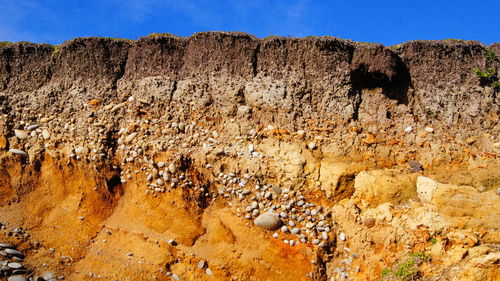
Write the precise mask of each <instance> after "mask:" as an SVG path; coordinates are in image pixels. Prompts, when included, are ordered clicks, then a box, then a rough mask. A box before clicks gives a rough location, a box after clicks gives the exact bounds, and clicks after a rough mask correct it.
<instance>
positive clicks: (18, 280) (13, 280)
mask: <svg viewBox="0 0 500 281" xmlns="http://www.w3.org/2000/svg"><path fill="white" fill-rule="evenodd" d="M7 281H28V279H26V278H25V277H24V276H20V275H14V276H10V277H9V278H7Z"/></svg>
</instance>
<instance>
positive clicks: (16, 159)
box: [0, 32, 500, 280]
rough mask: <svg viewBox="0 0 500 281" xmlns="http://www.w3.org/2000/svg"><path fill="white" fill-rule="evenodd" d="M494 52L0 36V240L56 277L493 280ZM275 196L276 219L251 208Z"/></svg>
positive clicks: (333, 42) (33, 269) (212, 35)
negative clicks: (273, 223) (272, 226)
mask: <svg viewBox="0 0 500 281" xmlns="http://www.w3.org/2000/svg"><path fill="white" fill-rule="evenodd" d="M490 50H492V51H494V52H496V53H497V54H500V51H499V45H498V43H495V44H492V45H491V46H489V47H486V46H484V45H482V44H481V43H478V42H464V41H457V40H446V41H413V42H407V43H403V44H401V45H398V46H394V47H390V48H387V47H384V46H382V45H378V44H363V43H356V42H352V41H348V40H341V39H336V38H330V37H307V38H278V37H276V38H274V37H273V38H266V39H257V38H255V37H253V36H251V35H248V34H244V33H225V32H206V33H197V34H195V35H193V36H191V37H189V38H181V37H175V36H169V35H158V34H156V35H150V36H147V37H145V38H142V39H140V40H138V41H128V40H117V39H105V38H78V39H74V40H71V41H68V42H65V43H64V44H62V45H61V46H50V45H44V44H32V43H16V44H2V45H1V47H0V111H2V116H0V161H1V162H2V168H1V170H0V191H1V195H0V222H1V223H2V224H3V225H4V227H3V230H4V231H3V232H1V233H0V242H9V243H11V244H15V245H16V246H17V247H18V248H19V249H20V250H22V251H23V252H24V253H25V254H26V256H27V257H26V261H24V266H25V267H26V268H28V269H29V270H30V271H29V272H28V273H23V274H24V275H26V276H27V275H29V274H32V275H33V276H37V275H40V276H41V275H43V274H44V272H46V271H50V272H53V273H55V274H56V275H57V276H65V277H66V279H67V280H87V279H88V280H90V279H93V278H96V277H99V278H102V279H105V280H151V279H152V278H155V279H158V280H171V279H175V278H180V279H181V280H205V279H207V280H236V279H238V280H289V279H298V280H302V279H303V280H310V279H314V280H327V279H328V280H347V278H351V277H354V278H355V279H356V280H378V279H380V278H381V274H382V273H383V278H385V279H388V280H393V279H394V280H395V279H397V278H400V279H401V278H403V277H404V276H403V277H402V276H399V275H398V274H400V273H401V272H400V269H401V268H402V267H404V266H405V265H406V266H407V268H408V265H410V266H409V269H410V271H409V272H405V274H406V275H405V276H406V277H407V278H410V277H411V278H422V279H426V280H434V279H436V278H437V279H440V280H494V278H495V276H498V274H499V272H498V262H499V252H498V245H499V243H500V240H499V232H498V230H499V227H500V225H498V222H499V221H500V220H499V218H498V210H499V209H500V199H499V198H500V197H499V196H498V194H499V193H498V192H499V191H498V188H499V187H500V186H499V183H500V174H499V173H498V171H499V170H500V163H499V161H498V159H497V158H498V154H499V152H500V151H499V150H500V143H499V139H498V136H499V129H500V127H499V122H498V113H499V108H498V106H499V100H498V89H495V88H494V87H491V85H490V84H485V83H484V81H482V80H481V79H480V78H479V77H478V76H477V75H476V74H475V73H474V70H475V69H482V70H486V69H488V68H491V69H493V70H494V72H495V74H496V73H498V68H499V66H500V62H499V60H498V58H494V57H493V58H492V56H491V51H490ZM269 212H272V213H274V214H276V215H277V216H278V219H279V222H280V223H281V225H279V228H277V229H276V230H275V231H269V230H265V229H263V228H260V227H259V226H258V225H255V224H254V219H256V218H257V217H259V216H260V215H262V214H267V213H269ZM2 247H3V246H2V245H0V250H1V251H0V253H5V249H6V248H5V249H4V250H2V249H3V248H2ZM5 257H6V258H9V259H14V257H13V256H9V255H8V254H6V255H5ZM450 268H451V269H450ZM14 271H15V270H14V269H12V268H11V269H8V270H7V269H6V270H5V271H1V270H0V272H3V273H2V274H9V275H12V274H15V273H14ZM19 274H21V273H19ZM174 274H175V276H174ZM0 276H1V275H0ZM406 277H405V278H406ZM0 278H1V277H0ZM127 278H128V279H127ZM433 278H434V279H433ZM48 279H50V278H48Z"/></svg>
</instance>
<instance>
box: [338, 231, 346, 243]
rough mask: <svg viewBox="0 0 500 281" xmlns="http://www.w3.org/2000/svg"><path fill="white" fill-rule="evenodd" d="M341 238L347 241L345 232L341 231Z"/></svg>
mask: <svg viewBox="0 0 500 281" xmlns="http://www.w3.org/2000/svg"><path fill="white" fill-rule="evenodd" d="M339 238H340V240H342V241H345V239H346V237H345V234H344V232H341V233H340V235H339Z"/></svg>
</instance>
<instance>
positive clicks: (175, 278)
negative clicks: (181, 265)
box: [172, 273, 181, 281]
mask: <svg viewBox="0 0 500 281" xmlns="http://www.w3.org/2000/svg"><path fill="white" fill-rule="evenodd" d="M172 278H173V279H174V280H176V281H179V280H181V279H180V278H179V276H178V275H177V274H175V273H174V274H172Z"/></svg>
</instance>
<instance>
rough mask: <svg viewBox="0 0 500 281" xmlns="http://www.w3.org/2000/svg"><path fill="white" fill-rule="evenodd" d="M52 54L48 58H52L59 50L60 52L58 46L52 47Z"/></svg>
mask: <svg viewBox="0 0 500 281" xmlns="http://www.w3.org/2000/svg"><path fill="white" fill-rule="evenodd" d="M51 47H52V53H51V54H50V57H51V58H52V57H54V56H55V55H57V53H59V50H61V46H60V45H52V46H51Z"/></svg>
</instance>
